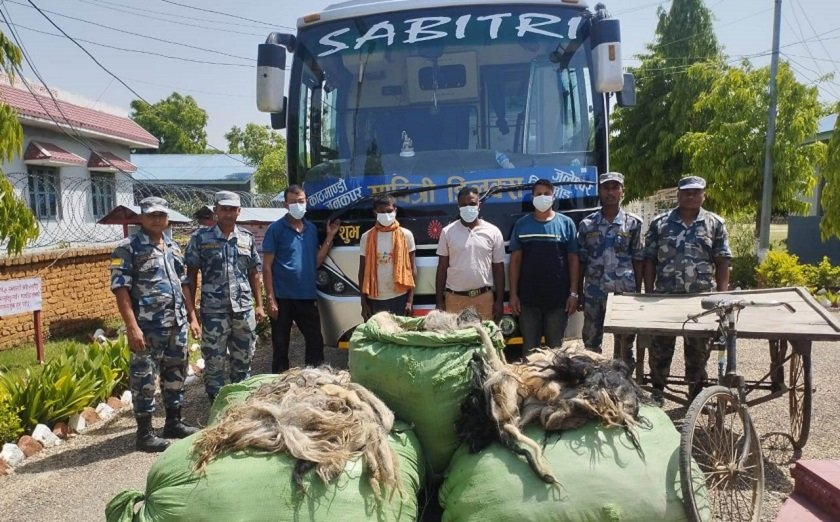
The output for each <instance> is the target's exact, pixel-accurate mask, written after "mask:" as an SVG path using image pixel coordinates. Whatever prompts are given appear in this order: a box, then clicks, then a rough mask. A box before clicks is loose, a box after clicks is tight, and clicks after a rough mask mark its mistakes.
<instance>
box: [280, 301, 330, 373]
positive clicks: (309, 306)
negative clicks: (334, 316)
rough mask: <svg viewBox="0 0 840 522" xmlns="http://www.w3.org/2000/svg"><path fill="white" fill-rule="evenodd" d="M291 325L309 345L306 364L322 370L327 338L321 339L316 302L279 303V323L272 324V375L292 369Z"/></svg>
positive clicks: (307, 345) (305, 358)
mask: <svg viewBox="0 0 840 522" xmlns="http://www.w3.org/2000/svg"><path fill="white" fill-rule="evenodd" d="M292 322H294V323H295V324H296V325H297V327H298V329H300V333H301V334H303V339H304V341H305V343H306V355H305V356H304V364H305V365H306V366H319V365H320V364H322V363H323V362H324V337H323V336H322V335H321V316H320V315H319V314H318V302H317V301H315V300H314V299H277V319H276V320H274V319H272V320H271V344H272V348H273V351H274V353H273V357H272V359H271V372H272V373H282V372H285V371H286V370H288V369H289V343H290V342H291V334H292Z"/></svg>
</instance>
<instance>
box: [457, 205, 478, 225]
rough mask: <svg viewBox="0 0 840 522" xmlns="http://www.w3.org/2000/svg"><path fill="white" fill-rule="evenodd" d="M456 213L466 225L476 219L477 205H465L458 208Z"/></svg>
mask: <svg viewBox="0 0 840 522" xmlns="http://www.w3.org/2000/svg"><path fill="white" fill-rule="evenodd" d="M458 213H459V214H460V215H461V219H463V220H464V221H465V222H467V223H472V222H473V221H475V220H476V219H477V218H478V205H467V206H465V207H460V208H459V209H458Z"/></svg>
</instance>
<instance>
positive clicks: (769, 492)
mask: <svg viewBox="0 0 840 522" xmlns="http://www.w3.org/2000/svg"><path fill="white" fill-rule="evenodd" d="M609 337H610V336H607V338H609ZM293 344H294V346H293V350H292V356H293V359H292V363H293V364H295V363H297V364H302V362H303V356H302V349H301V341H300V338H299V336H297V335H296V336H295V338H294V340H293ZM605 348H606V349H608V350H611V348H610V347H605ZM739 348H740V352H739V353H740V356H739V366H740V368H741V370H742V372H743V373H744V374H745V375H747V377H749V378H760V377H761V376H762V375H763V373H764V372H765V371H766V368H767V366H768V356H767V349H766V343H761V342H757V341H745V340H741V341H740V342H739ZM677 352H678V355H677V356H676V357H675V360H674V365H673V368H674V373H675V374H676V373H680V368H682V358H681V356H680V353H681V350H680V349H679V345H678V350H677ZM269 359H270V354H269V348H268V344H267V343H262V344H261V345H260V346H259V347H258V350H257V357H256V360H255V365H254V366H255V372H257V373H259V372H265V371H268V366H269V365H268V362H269ZM327 359H328V361H329V362H330V363H331V364H333V365H335V366H339V367H344V366H345V365H346V361H347V357H346V353H345V352H338V351H329V352H328V353H327ZM813 359H814V383H815V385H816V388H817V392H816V394H815V397H814V414H813V420H812V428H811V438H810V440H809V442H808V444H807V446H806V447H805V450H804V452H803V455H802V457H803V458H829V459H840V445H838V444H837V443H836V440H837V436H838V434H840V391H838V389H837V387H836V385H835V383H836V372H837V368H840V343H835V344H830V343H817V344H816V345H815V347H814V354H813ZM710 369H711V365H710ZM187 404H188V406H187V408H186V409H185V417H186V418H187V419H188V420H190V421H196V420H198V421H203V420H204V419H206V416H207V411H208V407H209V405H208V403H207V399H206V398H205V396H204V393H203V389H202V388H201V387H200V386H192V387H190V388H189V389H188V392H187ZM666 410H668V411H669V413H670V414H671V416H672V418H673V419H675V422H676V424H677V425H678V426H679V423H680V422H679V421H680V419H681V418H682V416H684V414H685V411H684V409H681V408H678V407H677V406H676V405H675V404H671V403H668V404H666ZM751 411H752V413H753V416H754V418H755V422H756V425H757V428H758V433H759V434H760V435H761V436H764V438H765V440H766V445H765V457H766V458H765V460H766V463H765V466H766V477H767V488H766V494H765V513H764V516H763V517H762V519H763V520H773V519H774V518H775V514H776V512H777V511H778V509H779V506H780V505H781V502H782V501H783V500H784V499H785V498H786V497H787V495H788V494H789V493H790V491H791V489H792V482H791V480H790V472H789V469H788V468H789V465H790V463H791V462H792V461H793V458H794V452H793V448H792V447H790V445H789V444H785V443H784V440H783V438H782V437H778V436H772V435H771V434H773V433H775V432H780V431H785V430H786V429H787V426H788V405H787V400H786V399H782V400H776V401H773V402H770V403H767V404H764V405H760V406H758V407H755V408H753V409H752V410H751ZM156 422H157V425H161V424H162V419H158V420H157V421H156ZM770 441H772V442H773V443H774V445H776V446H778V443H779V442H780V441H781V442H782V444H781V447H774V448H773V449H772V451H768V450H770ZM154 459H155V456H154V455H149V454H144V453H139V452H136V451H134V422H133V420H132V419H131V417H130V416H129V415H127V414H123V415H122V416H121V417H120V418H118V419H116V420H115V421H113V422H111V423H110V424H108V425H107V426H105V427H103V428H101V429H98V430H95V431H94V432H92V433H89V434H85V435H84V436H80V437H77V438H75V439H73V440H71V441H69V442H68V443H67V444H65V445H64V446H63V447H61V448H59V449H50V450H46V451H44V452H42V453H41V454H40V455H38V456H35V457H33V458H32V459H30V460H29V461H27V464H25V465H24V466H22V467H20V468H19V469H18V470H17V473H16V474H14V475H12V476H10V477H5V478H0V492H2V494H0V520H4V521H5V520H9V521H30V520H31V521H41V520H50V521H60V520H67V521H73V522H77V521H79V520H85V521H86V520H102V519H103V518H104V509H105V505H106V504H107V502H108V501H109V500H110V499H111V498H113V497H114V495H116V494H117V493H119V492H121V491H123V490H125V489H138V490H141V491H142V490H143V489H144V485H145V480H146V473H147V471H148V469H149V467H150V466H151V464H152V462H153V461H154Z"/></svg>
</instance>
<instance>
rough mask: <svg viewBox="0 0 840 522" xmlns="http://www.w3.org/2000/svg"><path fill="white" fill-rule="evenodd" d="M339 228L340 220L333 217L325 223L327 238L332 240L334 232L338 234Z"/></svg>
mask: <svg viewBox="0 0 840 522" xmlns="http://www.w3.org/2000/svg"><path fill="white" fill-rule="evenodd" d="M340 228H341V220H340V219H334V220H332V221H330V222H329V223H327V239H328V240H329V241H330V242H332V240H333V238H334V237H335V235H336V234H338V229H340Z"/></svg>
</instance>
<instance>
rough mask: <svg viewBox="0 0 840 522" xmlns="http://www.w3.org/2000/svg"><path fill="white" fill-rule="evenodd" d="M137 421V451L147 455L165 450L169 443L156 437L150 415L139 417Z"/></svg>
mask: <svg viewBox="0 0 840 522" xmlns="http://www.w3.org/2000/svg"><path fill="white" fill-rule="evenodd" d="M136 419H137V449H138V450H139V451H145V452H146V453H158V452H161V451H163V450H165V449H166V448H167V447H168V446H169V443H168V442H166V441H165V440H163V439H161V438H160V437H158V436H157V435H155V430H153V429H152V416H151V415H150V414H145V415H138V416H137V417H136Z"/></svg>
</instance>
